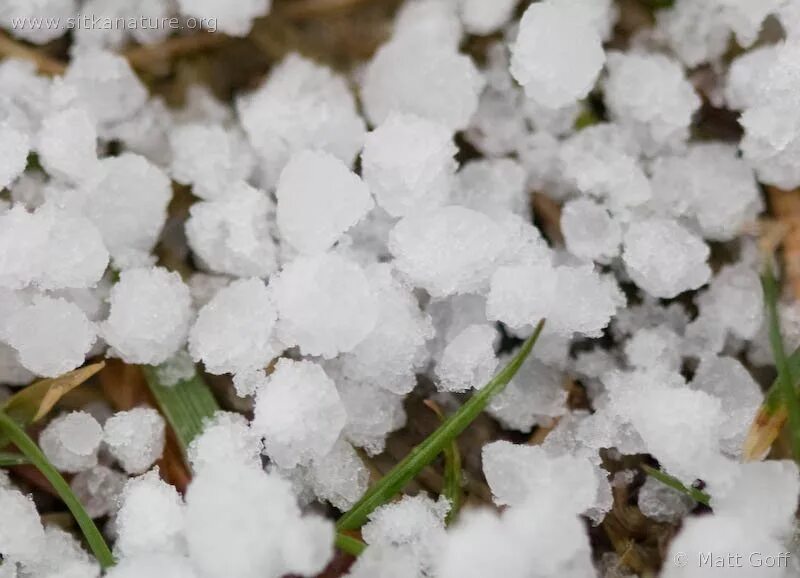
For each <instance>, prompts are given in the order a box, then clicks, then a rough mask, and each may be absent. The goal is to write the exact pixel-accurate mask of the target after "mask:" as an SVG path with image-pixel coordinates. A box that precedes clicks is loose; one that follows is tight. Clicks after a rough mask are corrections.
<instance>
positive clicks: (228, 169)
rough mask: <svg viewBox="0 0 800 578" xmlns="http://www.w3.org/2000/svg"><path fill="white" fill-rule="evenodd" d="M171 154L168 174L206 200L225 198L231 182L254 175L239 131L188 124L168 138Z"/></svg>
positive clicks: (248, 151)
mask: <svg viewBox="0 0 800 578" xmlns="http://www.w3.org/2000/svg"><path fill="white" fill-rule="evenodd" d="M169 145H170V150H171V152H172V163H171V165H170V172H171V173H172V176H173V177H174V178H175V180H176V181H178V182H179V183H183V184H187V185H192V192H193V193H194V194H195V195H197V196H198V197H200V198H202V199H205V200H209V201H210V200H214V199H219V198H222V197H224V196H225V195H227V194H229V193H230V192H231V191H232V190H233V189H232V187H231V186H230V184H231V183H232V182H236V181H243V180H245V179H247V178H248V177H249V176H250V174H251V173H252V172H253V168H254V165H255V159H254V157H253V152H252V150H251V149H250V145H249V144H248V143H247V142H246V141H245V136H244V134H242V132H241V131H240V130H236V129H234V128H225V127H223V126H220V125H215V124H211V125H209V124H203V123H190V124H186V125H182V126H178V127H176V128H175V129H174V130H173V131H172V132H171V133H170V135H169Z"/></svg>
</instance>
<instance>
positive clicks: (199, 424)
mask: <svg viewBox="0 0 800 578" xmlns="http://www.w3.org/2000/svg"><path fill="white" fill-rule="evenodd" d="M142 369H143V370H144V375H145V378H146V379H147V385H148V387H149V388H150V391H151V392H152V393H153V397H155V399H156V403H158V407H159V408H160V409H161V412H162V413H163V414H164V417H166V418H167V421H168V422H169V425H170V426H171V427H172V429H173V431H174V432H175V437H177V438H178V443H179V444H180V446H181V450H182V451H183V452H184V455H185V454H186V449H187V448H188V447H189V444H190V443H191V442H192V440H193V439H194V438H195V437H197V436H198V435H199V434H200V432H202V431H203V423H204V421H205V420H206V419H208V418H209V417H211V416H213V415H214V413H215V412H217V411H219V409H220V407H219V404H218V403H217V400H216V399H214V395H213V394H212V393H211V389H210V388H209V387H208V384H207V383H206V382H205V381H203V378H202V377H200V375H199V374H198V373H197V372H196V371H195V373H194V375H193V376H192V377H190V378H189V379H185V380H183V381H180V382H178V383H176V384H175V385H172V386H166V385H163V384H162V383H161V382H160V381H159V379H158V370H157V368H156V367H152V366H145V367H143V368H142Z"/></svg>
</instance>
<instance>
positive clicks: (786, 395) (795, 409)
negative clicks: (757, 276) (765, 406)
mask: <svg viewBox="0 0 800 578" xmlns="http://www.w3.org/2000/svg"><path fill="white" fill-rule="evenodd" d="M761 286H762V288H763V290H764V303H765V305H766V307H767V322H768V330H769V343H770V346H771V347H772V355H773V357H774V358H775V367H776V368H777V370H778V385H779V388H780V392H781V397H782V399H783V402H784V404H785V407H786V413H787V415H788V418H789V430H790V432H789V433H790V436H789V437H790V439H791V443H792V453H793V455H794V459H795V461H797V462H800V399H798V397H797V393H796V392H795V388H794V384H795V383H796V372H795V370H794V369H793V368H792V366H791V364H790V363H789V361H788V358H787V357H786V348H785V347H784V345H783V337H782V335H781V321H780V316H779V315H778V293H779V291H778V281H777V280H776V279H775V273H774V272H773V270H772V263H770V262H768V263H767V264H766V265H765V266H764V271H763V273H762V275H761Z"/></svg>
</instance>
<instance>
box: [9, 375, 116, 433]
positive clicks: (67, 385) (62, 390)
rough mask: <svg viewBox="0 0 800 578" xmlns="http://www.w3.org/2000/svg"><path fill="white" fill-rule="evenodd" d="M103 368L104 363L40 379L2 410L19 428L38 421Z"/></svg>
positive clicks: (23, 390) (12, 397)
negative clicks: (66, 395)
mask: <svg viewBox="0 0 800 578" xmlns="http://www.w3.org/2000/svg"><path fill="white" fill-rule="evenodd" d="M103 367H105V362H103V361H101V362H99V363H93V364H91V365H86V366H84V367H79V368H78V369H75V370H73V371H70V372H68V373H65V374H64V375H61V376H59V377H53V378H50V379H42V380H41V381H37V382H36V383H34V384H32V385H29V386H28V387H26V388H24V389H22V390H20V391H19V392H17V393H16V394H15V395H13V396H11V398H9V400H8V401H6V403H5V404H4V405H3V407H2V410H3V411H4V412H5V413H6V415H8V416H9V417H10V418H12V419H13V420H14V421H16V422H17V423H18V424H20V425H21V426H23V427H25V426H27V425H29V424H31V423H33V422H36V421H39V420H40V419H42V418H43V417H44V416H46V415H47V414H48V413H50V410H51V409H53V407H54V406H55V405H56V404H57V403H58V400H60V399H61V398H62V397H64V395H65V394H67V393H69V392H70V391H72V390H73V389H75V388H76V387H78V386H79V385H81V384H82V383H84V382H85V381H86V380H88V379H89V378H90V377H92V376H93V375H95V374H96V373H98V372H99V371H100V370H101V369H103Z"/></svg>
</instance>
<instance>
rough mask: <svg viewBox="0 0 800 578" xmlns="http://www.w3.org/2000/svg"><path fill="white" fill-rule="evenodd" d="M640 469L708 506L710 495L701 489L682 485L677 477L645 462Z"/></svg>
mask: <svg viewBox="0 0 800 578" xmlns="http://www.w3.org/2000/svg"><path fill="white" fill-rule="evenodd" d="M642 469H643V470H644V471H645V473H646V474H647V475H648V476H650V477H652V478H655V479H657V480H658V481H659V482H661V483H662V484H664V485H665V486H669V487H670V488H672V489H673V490H677V491H679V492H680V493H681V494H685V495H687V496H689V497H690V498H692V499H693V500H694V501H695V502H699V503H701V504H703V505H704V506H708V505H709V504H710V502H711V496H709V495H708V494H706V493H705V492H704V491H703V490H698V489H697V488H689V487H686V486H684V485H683V483H681V481H680V480H679V479H678V478H674V477H672V476H670V475H669V474H666V473H664V472H662V471H661V470H657V469H656V468H652V467H650V466H648V465H646V464H642Z"/></svg>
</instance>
